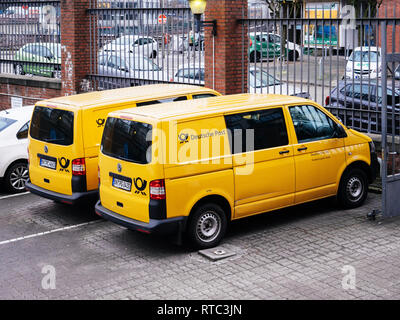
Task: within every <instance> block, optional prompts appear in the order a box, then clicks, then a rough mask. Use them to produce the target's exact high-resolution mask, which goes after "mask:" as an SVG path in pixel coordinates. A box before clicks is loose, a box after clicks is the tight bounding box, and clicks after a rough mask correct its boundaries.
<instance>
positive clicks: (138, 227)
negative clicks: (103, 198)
mask: <svg viewBox="0 0 400 320" xmlns="http://www.w3.org/2000/svg"><path fill="white" fill-rule="evenodd" d="M95 210H96V213H97V214H98V215H99V216H101V217H103V218H104V219H106V220H109V221H111V222H114V223H116V224H119V225H121V226H124V227H126V228H128V229H131V230H135V231H140V232H144V233H157V234H162V235H168V234H174V233H177V232H180V231H182V230H183V228H184V226H185V224H186V219H187V217H176V218H170V219H160V220H158V219H150V221H149V223H145V222H142V221H138V220H134V219H131V218H128V217H125V216H122V215H120V214H118V213H115V212H113V211H110V210H108V209H106V208H104V207H103V206H102V205H101V202H100V201H97V203H96V207H95Z"/></svg>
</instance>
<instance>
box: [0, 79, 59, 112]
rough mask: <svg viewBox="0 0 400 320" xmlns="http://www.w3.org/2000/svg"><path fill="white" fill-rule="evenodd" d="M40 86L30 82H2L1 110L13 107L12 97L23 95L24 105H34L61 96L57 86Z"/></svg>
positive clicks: (0, 93) (0, 94)
mask: <svg viewBox="0 0 400 320" xmlns="http://www.w3.org/2000/svg"><path fill="white" fill-rule="evenodd" d="M52 87H53V88H49V87H48V86H43V87H38V86H32V85H29V84H26V83H24V84H21V85H18V84H11V83H0V110H3V109H9V108H11V97H21V98H22V104H23V105H32V104H35V103H36V102H38V101H40V100H43V99H49V98H55V97H59V96H60V95H61V90H60V89H57V88H54V87H57V86H52Z"/></svg>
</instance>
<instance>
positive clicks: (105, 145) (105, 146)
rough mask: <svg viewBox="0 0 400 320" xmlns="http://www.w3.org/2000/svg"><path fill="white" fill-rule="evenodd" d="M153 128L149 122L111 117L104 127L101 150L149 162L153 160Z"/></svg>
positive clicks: (107, 153)
mask: <svg viewBox="0 0 400 320" xmlns="http://www.w3.org/2000/svg"><path fill="white" fill-rule="evenodd" d="M152 129H153V126H152V125H150V124H147V123H142V122H136V121H131V120H125V119H119V118H112V117H110V118H108V119H107V122H106V126H105V128H104V133H103V140H102V142H101V151H102V152H103V154H105V155H107V156H110V157H113V158H118V159H121V160H125V161H130V162H135V163H140V164H148V163H150V162H151V144H152Z"/></svg>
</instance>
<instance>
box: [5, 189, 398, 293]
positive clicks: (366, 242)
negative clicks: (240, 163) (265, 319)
mask: <svg viewBox="0 0 400 320" xmlns="http://www.w3.org/2000/svg"><path fill="white" fill-rule="evenodd" d="M4 196H5V195H4V194H2V195H0V230H1V231H0V257H1V258H0V259H1V260H0V299H397V298H399V296H400V280H399V279H400V232H399V231H400V220H386V221H381V220H380V219H378V220H376V221H369V220H367V219H366V214H367V213H368V212H369V211H371V210H372V209H375V208H379V207H380V195H377V194H370V196H369V198H368V200H367V203H366V205H365V206H364V207H362V208H360V209H357V210H351V211H341V210H339V209H338V208H337V207H335V206H334V205H333V204H332V201H330V200H324V201H318V202H315V203H312V204H306V205H302V206H298V207H295V208H291V209H286V210H281V211H278V212H274V213H273V214H265V215H262V216H257V217H253V218H249V219H245V220H243V221H238V222H235V223H233V224H232V226H231V228H230V231H229V233H228V234H227V236H226V238H225V240H224V241H223V243H222V244H221V247H222V248H224V249H225V250H230V251H233V252H234V253H236V255H235V256H232V257H230V258H227V259H225V260H220V261H218V262H213V261H211V260H208V259H207V258H205V257H203V256H201V255H199V254H198V252H196V251H191V250H190V249H188V248H187V247H184V246H183V247H181V246H177V245H175V244H173V243H172V242H171V241H169V240H168V241H165V239H163V238H158V237H154V236H148V235H144V234H140V233H136V232H132V231H129V230H127V229H124V228H122V227H120V226H117V225H114V224H112V223H110V222H106V221H104V220H101V219H99V218H98V217H97V216H96V215H95V214H94V212H93V210H91V209H90V208H71V207H68V206H64V205H61V204H56V203H54V202H52V201H49V200H46V199H42V198H39V197H37V196H35V195H32V194H24V195H21V196H17V197H11V198H8V197H6V198H4ZM2 197H3V198H2ZM349 266H350V267H349ZM349 268H350V269H349ZM349 270H350V271H351V270H353V271H354V272H353V273H354V276H355V278H354V279H353V278H352V279H353V280H354V281H355V282H354V283H353V284H355V288H354V289H351V288H350V289H349V288H348V286H347V287H346V286H345V289H344V287H343V282H345V285H346V283H348V281H347V279H348V278H346V276H348V275H349V274H350V273H351V272H352V271H351V272H350V271H349ZM50 274H51V276H52V277H53V276H54V275H55V277H53V278H51V279H50V278H48V276H49V275H50ZM49 279H50V280H49ZM353 280H351V281H353ZM351 281H350V284H351V283H352V282H351ZM54 287H55V288H54Z"/></svg>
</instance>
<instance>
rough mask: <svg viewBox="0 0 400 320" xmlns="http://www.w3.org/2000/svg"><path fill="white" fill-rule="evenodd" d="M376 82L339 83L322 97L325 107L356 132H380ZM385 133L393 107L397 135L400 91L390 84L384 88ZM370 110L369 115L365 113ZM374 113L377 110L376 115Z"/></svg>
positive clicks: (380, 103) (378, 97) (399, 129)
mask: <svg viewBox="0 0 400 320" xmlns="http://www.w3.org/2000/svg"><path fill="white" fill-rule="evenodd" d="M382 91H383V90H382V86H381V85H378V84H377V82H376V81H373V82H370V81H368V82H360V81H356V82H354V83H353V81H351V82H345V81H341V82H340V83H339V86H338V87H336V88H334V89H333V90H332V92H331V93H330V95H329V96H328V97H326V100H325V105H326V107H327V108H329V109H331V110H336V111H335V112H334V113H337V115H338V117H339V118H341V120H342V121H343V122H344V123H345V124H346V125H348V126H352V127H354V128H356V129H360V130H365V131H370V132H376V133H381V132H382V126H381V119H382V118H381V111H382V101H383V94H382V93H383V92H382ZM386 92H387V104H388V106H387V110H388V123H387V125H388V132H389V133H391V132H392V118H393V117H392V110H393V107H394V110H393V111H394V113H395V125H396V134H399V133H400V90H399V89H397V88H396V89H395V90H394V91H393V88H392V86H391V85H389V86H388V88H387V91H386ZM369 111H372V112H369ZM376 111H378V112H377V113H376Z"/></svg>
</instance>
